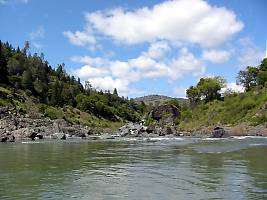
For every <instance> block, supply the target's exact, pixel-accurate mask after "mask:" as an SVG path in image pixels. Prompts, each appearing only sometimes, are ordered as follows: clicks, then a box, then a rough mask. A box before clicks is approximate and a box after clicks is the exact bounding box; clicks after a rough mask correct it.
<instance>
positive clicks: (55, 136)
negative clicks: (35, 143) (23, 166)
mask: <svg viewBox="0 0 267 200" xmlns="http://www.w3.org/2000/svg"><path fill="white" fill-rule="evenodd" d="M66 138H67V137H66V134H65V133H54V134H53V135H52V139H60V140H66Z"/></svg>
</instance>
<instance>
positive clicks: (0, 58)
mask: <svg viewBox="0 0 267 200" xmlns="http://www.w3.org/2000/svg"><path fill="white" fill-rule="evenodd" d="M2 49H3V47H2V42H1V40H0V83H6V84H7V83H8V72H7V60H6V58H5V57H4V55H3V50H2Z"/></svg>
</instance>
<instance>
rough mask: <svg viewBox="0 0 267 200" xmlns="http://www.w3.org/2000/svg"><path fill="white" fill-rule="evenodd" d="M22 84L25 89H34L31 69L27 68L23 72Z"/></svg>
mask: <svg viewBox="0 0 267 200" xmlns="http://www.w3.org/2000/svg"><path fill="white" fill-rule="evenodd" d="M21 84H22V87H23V88H24V89H28V90H30V91H33V79H32V73H31V71H30V70H26V71H24V72H23V74H22V80H21Z"/></svg>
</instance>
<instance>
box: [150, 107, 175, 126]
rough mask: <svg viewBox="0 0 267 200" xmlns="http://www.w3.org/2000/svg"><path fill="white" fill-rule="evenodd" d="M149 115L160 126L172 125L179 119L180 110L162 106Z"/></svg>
mask: <svg viewBox="0 0 267 200" xmlns="http://www.w3.org/2000/svg"><path fill="white" fill-rule="evenodd" d="M149 115H150V117H151V118H153V119H155V120H157V121H158V122H160V123H161V124H174V123H175V122H176V120H177V119H178V118H179V117H180V110H179V109H178V108H177V107H176V106H174V105H169V104H163V105H160V106H158V107H157V108H155V109H154V110H152V111H151V113H150V114H149Z"/></svg>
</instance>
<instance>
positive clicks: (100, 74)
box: [72, 43, 205, 94]
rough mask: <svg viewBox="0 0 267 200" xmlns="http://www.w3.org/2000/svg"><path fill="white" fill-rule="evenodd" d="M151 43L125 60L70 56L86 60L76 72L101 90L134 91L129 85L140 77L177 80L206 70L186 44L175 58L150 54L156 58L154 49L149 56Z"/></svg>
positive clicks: (82, 60) (125, 92)
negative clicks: (160, 57)
mask: <svg viewBox="0 0 267 200" xmlns="http://www.w3.org/2000/svg"><path fill="white" fill-rule="evenodd" d="M157 44H158V43H157ZM151 46H152V47H153V46H155V45H154V44H151ZM151 46H150V47H149V48H148V50H147V51H146V52H141V53H140V56H138V57H136V58H132V59H128V60H126V61H120V60H109V59H105V58H100V57H95V58H93V57H90V56H84V57H80V56H75V57H72V61H74V62H79V63H83V64H85V66H82V67H80V68H79V69H78V70H76V75H77V76H80V77H81V78H83V79H87V80H89V81H90V82H92V81H93V82H92V85H93V86H95V87H97V88H101V89H103V90H107V89H108V90H112V89H113V88H114V87H116V88H117V89H118V91H119V92H120V93H123V94H127V91H128V93H129V92H130V91H131V92H133V91H135V92H137V90H136V89H133V88H131V87H129V85H130V84H131V83H134V82H137V81H140V80H144V79H156V78H162V77H165V78H168V79H170V80H177V79H179V78H181V77H183V75H186V74H192V75H195V76H198V75H200V74H203V73H204V72H205V65H204V64H203V63H202V62H201V61H200V60H199V59H197V58H196V57H195V56H194V55H193V54H192V53H191V52H189V50H188V49H187V48H182V49H181V50H180V52H179V54H178V56H177V57H176V58H174V59H171V60H168V59H167V60H165V61H162V60H156V59H154V58H152V57H157V58H158V57H159V56H162V55H163V53H162V52H160V53H158V52H157V53H158V54H154V53H153V54H152V56H151V49H152V48H151ZM164 49H167V48H164ZM164 51H165V50H164ZM155 55H156V56H155Z"/></svg>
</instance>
